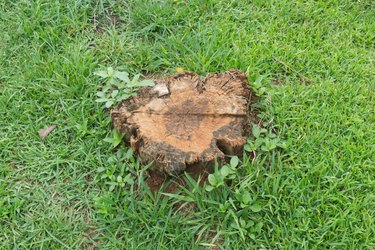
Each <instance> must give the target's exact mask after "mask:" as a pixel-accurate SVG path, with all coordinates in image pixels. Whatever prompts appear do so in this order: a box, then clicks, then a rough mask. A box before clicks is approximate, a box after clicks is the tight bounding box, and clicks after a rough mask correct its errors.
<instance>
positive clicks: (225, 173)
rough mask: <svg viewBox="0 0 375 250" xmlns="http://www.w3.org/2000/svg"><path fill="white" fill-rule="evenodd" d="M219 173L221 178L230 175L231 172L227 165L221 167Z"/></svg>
mask: <svg viewBox="0 0 375 250" xmlns="http://www.w3.org/2000/svg"><path fill="white" fill-rule="evenodd" d="M220 173H221V175H222V176H223V177H226V176H228V175H229V174H230V173H231V170H230V168H229V167H228V166H227V165H224V166H222V167H221V169H220Z"/></svg>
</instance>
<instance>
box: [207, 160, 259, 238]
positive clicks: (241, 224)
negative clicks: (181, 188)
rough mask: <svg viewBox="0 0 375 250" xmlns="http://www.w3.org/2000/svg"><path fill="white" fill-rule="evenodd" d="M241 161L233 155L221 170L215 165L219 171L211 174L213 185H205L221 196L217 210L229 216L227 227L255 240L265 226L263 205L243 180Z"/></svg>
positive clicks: (210, 178) (212, 193)
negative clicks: (261, 213) (261, 215)
mask: <svg viewBox="0 0 375 250" xmlns="http://www.w3.org/2000/svg"><path fill="white" fill-rule="evenodd" d="M239 163H240V161H239V158H238V157H237V156H232V158H231V160H230V162H229V164H225V165H223V166H222V167H221V168H220V169H219V168H218V164H215V170H214V172H213V173H212V174H210V175H209V176H208V182H209V184H206V185H205V189H206V191H208V192H209V193H208V194H209V195H210V196H212V197H221V201H220V202H219V205H218V207H217V209H218V212H219V213H221V214H223V215H224V216H225V224H226V225H227V227H230V228H231V229H232V230H236V231H237V232H238V233H239V234H240V235H241V237H242V239H244V240H245V239H246V237H250V238H252V239H255V238H256V235H257V234H259V233H260V231H261V229H262V227H263V223H262V222H261V220H262V219H261V217H260V215H258V213H259V212H261V211H262V206H261V204H260V202H259V201H257V198H256V196H254V195H252V194H251V192H250V191H251V188H250V187H249V184H248V182H246V181H244V180H243V178H242V175H241V173H240V171H239V170H240V164H239ZM223 193H224V194H226V196H225V198H224V197H223V196H222V195H221V194H223ZM218 194H219V195H218ZM219 199H220V198H219Z"/></svg>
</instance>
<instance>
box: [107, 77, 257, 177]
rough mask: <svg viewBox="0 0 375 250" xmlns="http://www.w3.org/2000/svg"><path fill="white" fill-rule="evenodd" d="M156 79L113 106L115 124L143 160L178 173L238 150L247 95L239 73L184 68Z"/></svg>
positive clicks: (243, 136)
mask: <svg viewBox="0 0 375 250" xmlns="http://www.w3.org/2000/svg"><path fill="white" fill-rule="evenodd" d="M155 82H156V86H155V87H154V88H145V89H142V90H141V91H139V93H138V95H137V96H135V97H133V98H131V99H129V100H127V101H125V102H123V103H122V104H120V105H119V106H118V107H117V108H115V109H113V110H112V111H111V121H112V124H113V126H114V127H115V128H116V129H117V130H118V131H119V132H121V133H124V134H125V140H126V141H127V142H128V143H130V146H131V147H132V149H133V151H134V152H135V153H137V154H138V155H139V156H140V157H141V159H142V161H144V162H149V161H153V162H154V167H155V168H156V169H158V170H160V171H163V172H166V173H168V174H177V173H180V172H182V171H183V170H185V168H186V166H190V165H197V166H199V167H202V168H205V167H207V166H208V165H212V164H213V162H214V161H215V159H217V158H223V157H224V154H237V153H238V152H240V151H241V150H242V148H243V145H244V143H245V139H246V138H245V130H244V126H245V124H246V123H247V116H248V107H249V95H250V88H249V86H248V81H247V78H246V75H245V74H244V73H243V72H239V71H234V70H232V71H228V72H225V73H221V74H209V75H207V76H206V77H205V78H202V77H200V76H199V75H197V74H194V73H185V74H179V75H176V76H171V77H165V78H160V79H157V80H155Z"/></svg>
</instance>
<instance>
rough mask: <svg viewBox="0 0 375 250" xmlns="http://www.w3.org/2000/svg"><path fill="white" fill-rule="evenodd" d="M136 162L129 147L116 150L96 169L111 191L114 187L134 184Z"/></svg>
mask: <svg viewBox="0 0 375 250" xmlns="http://www.w3.org/2000/svg"><path fill="white" fill-rule="evenodd" d="M138 164H139V163H138V162H137V160H136V159H135V157H134V156H133V151H132V150H131V149H130V148H129V149H128V150H127V151H124V150H118V151H117V153H116V154H115V155H113V156H111V157H109V158H108V160H107V161H106V164H105V166H101V167H99V168H97V170H96V171H97V172H98V173H99V174H100V179H101V180H104V182H105V184H106V185H108V186H109V191H113V190H114V189H115V188H116V187H120V188H123V187H125V186H126V185H133V184H134V180H133V179H134V176H133V175H135V174H136V170H137V167H138ZM123 191H124V190H123Z"/></svg>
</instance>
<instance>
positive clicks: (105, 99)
mask: <svg viewBox="0 0 375 250" xmlns="http://www.w3.org/2000/svg"><path fill="white" fill-rule="evenodd" d="M94 74H95V75H97V76H100V77H101V78H103V79H105V85H104V86H103V88H102V90H101V91H98V92H97V93H96V95H97V96H98V97H99V98H98V99H96V102H99V103H105V104H104V106H105V108H111V107H112V106H113V105H116V104H117V103H119V102H121V101H123V100H126V99H128V98H130V97H132V96H134V95H135V94H136V93H137V91H138V89H139V88H141V87H150V86H154V85H155V83H154V81H152V80H140V77H141V75H140V74H137V75H135V76H134V77H133V78H132V79H130V78H129V73H128V72H123V71H117V70H114V69H113V68H112V67H108V68H107V70H100V71H96V72H95V73H94Z"/></svg>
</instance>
